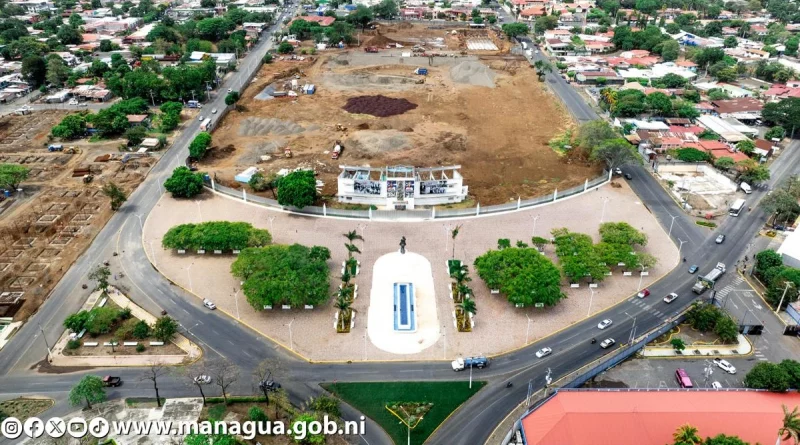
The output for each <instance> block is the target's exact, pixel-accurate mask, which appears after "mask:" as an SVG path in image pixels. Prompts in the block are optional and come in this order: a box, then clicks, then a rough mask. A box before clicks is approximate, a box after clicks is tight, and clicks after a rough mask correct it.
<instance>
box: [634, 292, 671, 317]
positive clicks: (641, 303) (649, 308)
mask: <svg viewBox="0 0 800 445" xmlns="http://www.w3.org/2000/svg"><path fill="white" fill-rule="evenodd" d="M628 301H630V302H631V303H633V304H635V305H636V306H639V307H640V308H642V309H644V310H646V311H648V312H650V313H652V314H654V315H655V316H657V317H658V318H661V319H665V318H666V314H664V313H663V312H661V311H660V310H658V309H656V308H654V307H653V306H651V305H649V304H648V303H647V302H645V300H644V299H643V298H639V297H633V298H631V299H630V300H628ZM651 301H659V302H660V301H661V300H651Z"/></svg>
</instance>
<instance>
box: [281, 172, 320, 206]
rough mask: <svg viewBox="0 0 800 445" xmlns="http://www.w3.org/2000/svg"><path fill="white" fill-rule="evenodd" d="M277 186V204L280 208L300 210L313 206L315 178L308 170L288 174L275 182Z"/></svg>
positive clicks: (315, 191) (315, 188) (315, 189)
mask: <svg viewBox="0 0 800 445" xmlns="http://www.w3.org/2000/svg"><path fill="white" fill-rule="evenodd" d="M277 186H278V203H279V204H280V205H282V206H293V207H297V208H299V209H302V208H303V207H305V206H310V205H311V204H313V203H314V201H315V200H316V198H317V186H316V178H315V176H314V172H313V171H310V170H300V171H296V172H292V173H289V174H288V175H286V176H284V177H282V178H279V179H278V180H277Z"/></svg>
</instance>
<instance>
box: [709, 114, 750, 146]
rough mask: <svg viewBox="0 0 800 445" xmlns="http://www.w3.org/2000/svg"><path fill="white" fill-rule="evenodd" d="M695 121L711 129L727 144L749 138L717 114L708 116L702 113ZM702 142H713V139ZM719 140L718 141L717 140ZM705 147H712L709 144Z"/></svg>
mask: <svg viewBox="0 0 800 445" xmlns="http://www.w3.org/2000/svg"><path fill="white" fill-rule="evenodd" d="M697 123H698V124H700V126H702V127H704V128H706V129H708V130H709V131H712V132H714V133H716V134H718V135H719V136H720V139H722V140H723V141H725V142H727V143H729V144H736V143H738V142H741V141H744V140H747V139H749V138H748V137H747V136H745V135H744V134H743V133H742V132H740V131H739V130H738V129H737V128H736V127H735V126H734V125H731V124H730V123H728V122H725V121H724V120H722V119H721V118H719V117H717V116H709V115H704V116H700V117H698V118H697ZM702 142H709V143H711V142H714V141H702ZM717 142H719V141H717ZM705 148H709V149H710V148H713V147H711V146H709V147H705Z"/></svg>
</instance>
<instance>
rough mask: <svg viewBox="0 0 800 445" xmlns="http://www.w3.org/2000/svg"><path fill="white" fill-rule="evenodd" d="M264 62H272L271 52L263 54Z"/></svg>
mask: <svg viewBox="0 0 800 445" xmlns="http://www.w3.org/2000/svg"><path fill="white" fill-rule="evenodd" d="M264 63H267V64H269V63H272V54H270V53H267V54H264Z"/></svg>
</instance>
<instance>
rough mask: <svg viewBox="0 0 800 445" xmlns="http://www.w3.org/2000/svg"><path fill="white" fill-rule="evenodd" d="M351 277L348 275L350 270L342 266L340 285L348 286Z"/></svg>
mask: <svg viewBox="0 0 800 445" xmlns="http://www.w3.org/2000/svg"><path fill="white" fill-rule="evenodd" d="M351 278H353V277H352V276H350V272H348V271H347V268H346V267H345V268H344V273H343V274H342V285H343V286H342V287H348V286H350V279H351Z"/></svg>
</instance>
